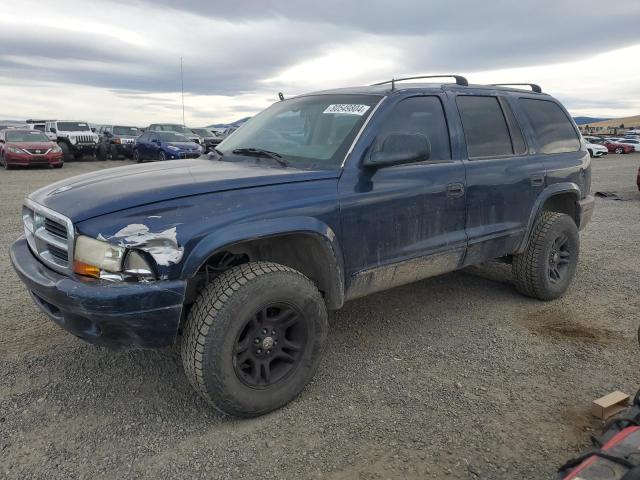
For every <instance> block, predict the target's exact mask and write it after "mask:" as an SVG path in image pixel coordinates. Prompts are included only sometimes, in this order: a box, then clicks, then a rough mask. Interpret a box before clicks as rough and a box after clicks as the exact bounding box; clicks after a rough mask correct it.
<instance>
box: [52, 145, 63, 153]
mask: <svg viewBox="0 0 640 480" xmlns="http://www.w3.org/2000/svg"><path fill="white" fill-rule="evenodd" d="M60 152H62V149H61V148H60V147H59V146H58V145H56V146H55V147H53V148H52V149H51V153H60Z"/></svg>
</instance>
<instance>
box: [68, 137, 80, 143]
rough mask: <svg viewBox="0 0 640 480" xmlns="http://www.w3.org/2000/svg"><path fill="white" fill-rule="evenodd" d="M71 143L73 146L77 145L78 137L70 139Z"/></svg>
mask: <svg viewBox="0 0 640 480" xmlns="http://www.w3.org/2000/svg"><path fill="white" fill-rule="evenodd" d="M69 141H70V142H71V144H72V145H73V144H75V143H76V142H77V141H78V140H77V139H76V137H69Z"/></svg>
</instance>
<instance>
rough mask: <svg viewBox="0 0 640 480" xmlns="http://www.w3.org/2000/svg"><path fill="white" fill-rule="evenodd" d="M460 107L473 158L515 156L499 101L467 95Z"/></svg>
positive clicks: (468, 146)
mask: <svg viewBox="0 0 640 480" xmlns="http://www.w3.org/2000/svg"><path fill="white" fill-rule="evenodd" d="M456 103H457V104H458V110H459V111H460V118H461V120H462V127H463V129H464V136H465V138H466V140H467V153H468V154H469V158H484V157H501V156H505V155H513V147H512V144H511V137H510V135H509V129H508V127H507V122H506V120H505V118H504V113H503V112H502V108H501V107H500V104H499V103H498V99H497V98H496V97H480V96H472V95H464V96H459V97H458V98H457V99H456Z"/></svg>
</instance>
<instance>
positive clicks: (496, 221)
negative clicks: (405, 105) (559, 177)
mask: <svg viewBox="0 0 640 480" xmlns="http://www.w3.org/2000/svg"><path fill="white" fill-rule="evenodd" d="M455 102H456V105H457V107H458V111H459V113H460V119H461V122H462V128H463V131H464V139H465V142H464V143H465V144H466V150H467V155H466V158H465V159H464V160H463V161H464V163H465V166H466V174H467V182H466V183H467V194H466V205H467V220H466V232H467V236H468V241H469V244H468V249H467V256H466V258H465V265H474V264H478V263H481V262H483V261H486V260H489V259H492V258H498V257H502V256H505V255H507V254H510V253H513V252H514V251H515V250H516V249H517V247H518V245H519V243H520V242H521V240H522V239H523V237H524V234H525V231H526V228H527V222H528V220H529V214H530V212H531V210H532V209H533V206H534V203H535V201H536V198H537V196H538V195H539V194H540V192H541V191H542V190H543V189H544V185H545V167H544V165H543V163H541V162H539V161H537V159H536V157H534V156H530V155H528V152H529V150H528V147H527V143H526V142H525V137H524V135H523V133H522V129H521V127H520V124H519V122H518V121H517V120H516V117H515V115H514V113H513V109H512V106H511V105H510V103H509V100H508V98H506V97H503V96H498V95H473V94H471V95H465V94H458V95H457V96H456V98H455Z"/></svg>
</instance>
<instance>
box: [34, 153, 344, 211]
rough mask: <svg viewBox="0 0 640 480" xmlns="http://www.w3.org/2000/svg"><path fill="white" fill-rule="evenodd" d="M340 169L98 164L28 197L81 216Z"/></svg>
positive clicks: (324, 175)
mask: <svg viewBox="0 0 640 480" xmlns="http://www.w3.org/2000/svg"><path fill="white" fill-rule="evenodd" d="M339 175H340V171H339V170H319V171H318V170H311V171H310V170H298V169H295V168H291V167H289V168H281V167H275V166H271V165H267V164H253V163H247V162H241V163H231V162H219V161H216V160H209V159H206V158H203V159H195V160H181V161H179V162H178V161H169V162H157V163H155V162H154V163H145V164H140V165H130V166H125V167H118V168H112V169H109V170H100V171H97V172H93V173H89V174H86V175H80V176H77V177H72V178H68V179H66V180H62V181H60V182H56V183H53V184H51V185H48V186H46V187H44V188H41V189H39V190H36V191H35V192H33V193H31V194H30V195H28V198H30V199H31V200H33V201H34V202H36V203H39V204H40V205H43V206H45V207H48V208H50V209H52V210H54V211H56V212H59V213H61V214H63V215H66V216H67V217H69V218H70V219H71V220H72V221H73V222H80V221H83V220H86V219H88V218H92V217H97V216H99V215H104V214H107V213H113V212H116V211H119V210H124V209H127V208H133V207H137V206H141V205H146V204H150V203H155V202H161V201H163V200H171V199H176V198H180V197H188V196H192V195H202V194H206V193H214V192H222V191H225V190H236V189H242V188H253V187H261V186H266V185H275V184H286V183H293V182H304V181H313V180H323V179H329V178H338V176H339Z"/></svg>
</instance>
